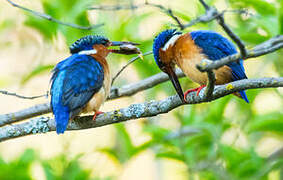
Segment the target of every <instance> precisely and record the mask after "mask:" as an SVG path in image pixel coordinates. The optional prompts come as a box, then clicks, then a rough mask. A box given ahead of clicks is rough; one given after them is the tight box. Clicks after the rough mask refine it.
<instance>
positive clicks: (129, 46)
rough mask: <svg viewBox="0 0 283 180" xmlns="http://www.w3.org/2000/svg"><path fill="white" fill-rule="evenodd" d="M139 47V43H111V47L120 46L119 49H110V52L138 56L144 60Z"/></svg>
mask: <svg viewBox="0 0 283 180" xmlns="http://www.w3.org/2000/svg"><path fill="white" fill-rule="evenodd" d="M137 45H140V44H138V43H134V42H128V41H111V42H110V44H109V46H119V49H110V52H112V53H116V54H126V55H130V54H138V56H139V57H140V58H141V59H143V55H142V52H141V51H140V49H139V48H138V47H136V46H137Z"/></svg>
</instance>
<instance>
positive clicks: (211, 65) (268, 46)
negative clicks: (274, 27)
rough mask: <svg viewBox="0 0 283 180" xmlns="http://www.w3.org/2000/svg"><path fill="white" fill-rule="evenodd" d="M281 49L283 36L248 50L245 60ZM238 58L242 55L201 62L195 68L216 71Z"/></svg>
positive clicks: (203, 70)
mask: <svg viewBox="0 0 283 180" xmlns="http://www.w3.org/2000/svg"><path fill="white" fill-rule="evenodd" d="M281 48H283V35H278V36H275V37H273V38H270V39H269V40H267V41H265V42H263V43H262V44H259V45H257V46H256V47H254V48H253V49H252V50H249V51H248V54H247V56H246V58H245V59H249V58H253V57H258V56H262V55H265V54H269V53H272V52H274V51H276V50H278V49H281ZM240 58H243V57H242V55H241V54H240V53H237V54H234V55H231V56H227V57H225V58H222V59H220V60H218V61H209V62H201V63H200V64H198V65H197V68H198V69H199V70H200V71H202V72H205V71H209V70H212V69H218V68H220V67H222V66H224V65H226V64H228V63H230V62H235V61H238V60H239V59H240Z"/></svg>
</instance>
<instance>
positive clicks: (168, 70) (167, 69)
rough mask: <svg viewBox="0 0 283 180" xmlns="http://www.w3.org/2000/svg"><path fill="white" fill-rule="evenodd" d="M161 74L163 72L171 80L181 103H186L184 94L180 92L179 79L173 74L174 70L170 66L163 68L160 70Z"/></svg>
mask: <svg viewBox="0 0 283 180" xmlns="http://www.w3.org/2000/svg"><path fill="white" fill-rule="evenodd" d="M161 69H162V71H163V72H165V73H166V74H167V75H168V76H169V79H170V80H171V82H172V84H173V86H174V88H175V90H176V92H177V93H178V95H179V97H180V99H181V101H182V102H183V103H186V101H185V99H184V93H183V90H182V87H181V85H180V82H179V79H178V77H177V75H176V73H175V68H173V67H171V66H164V67H162V68H161Z"/></svg>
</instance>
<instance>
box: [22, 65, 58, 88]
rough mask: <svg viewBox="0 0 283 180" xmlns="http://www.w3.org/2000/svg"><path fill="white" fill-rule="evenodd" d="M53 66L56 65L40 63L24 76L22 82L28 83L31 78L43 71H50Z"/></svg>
mask: <svg viewBox="0 0 283 180" xmlns="http://www.w3.org/2000/svg"><path fill="white" fill-rule="evenodd" d="M53 68H54V65H39V66H37V67H35V68H34V69H33V70H32V71H31V72H30V73H28V74H27V75H25V76H24V77H23V78H22V80H21V84H25V83H27V82H28V81H29V80H30V79H31V78H33V77H35V76H37V75H39V74H41V73H44V72H50V71H51V70H52V69H53Z"/></svg>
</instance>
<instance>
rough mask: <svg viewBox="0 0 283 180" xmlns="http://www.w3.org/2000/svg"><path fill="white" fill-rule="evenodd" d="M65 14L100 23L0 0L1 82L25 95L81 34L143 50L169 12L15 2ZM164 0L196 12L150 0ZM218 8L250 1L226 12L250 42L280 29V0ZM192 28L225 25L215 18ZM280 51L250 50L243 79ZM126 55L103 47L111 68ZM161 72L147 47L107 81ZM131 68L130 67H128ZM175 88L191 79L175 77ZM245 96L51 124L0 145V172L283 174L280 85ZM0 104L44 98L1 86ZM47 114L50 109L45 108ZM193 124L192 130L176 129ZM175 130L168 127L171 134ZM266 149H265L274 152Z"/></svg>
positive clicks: (40, 85) (61, 1)
mask: <svg viewBox="0 0 283 180" xmlns="http://www.w3.org/2000/svg"><path fill="white" fill-rule="evenodd" d="M15 2H17V3H19V4H21V5H23V6H25V7H28V8H30V9H33V10H36V11H39V12H44V13H46V14H49V15H51V16H53V17H54V18H57V19H59V20H61V21H64V22H70V23H76V24H79V25H83V26H88V25H90V24H99V23H104V24H105V25H104V26H103V27H100V28H97V29H93V30H78V29H74V28H70V27H67V26H63V25H60V24H56V23H54V22H49V21H47V20H44V19H41V18H39V17H36V16H32V15H31V14H29V13H27V12H24V11H22V10H20V9H17V8H15V7H12V6H11V5H10V4H9V3H8V2H6V1H1V2H0V88H1V89H6V90H9V91H12V92H17V93H19V94H24V95H30V96H32V95H38V94H44V93H45V92H46V91H47V90H48V89H49V79H50V75H51V73H50V71H51V70H52V68H53V66H54V65H55V64H56V63H58V62H59V61H61V60H63V59H64V58H66V57H68V56H69V51H68V46H69V45H70V44H71V43H73V42H74V41H75V40H76V39H78V38H80V37H82V36H84V35H88V34H100V35H105V36H107V37H108V38H109V39H111V40H129V41H134V42H139V43H141V44H142V45H141V47H140V48H141V50H142V51H143V52H147V51H150V50H151V46H152V40H153V38H154V37H155V35H157V34H158V33H159V32H160V31H162V30H164V29H166V28H171V27H172V24H173V23H174V21H172V19H171V18H170V17H168V16H167V15H166V14H164V13H163V12H161V11H160V10H159V9H157V8H154V7H148V6H146V7H143V8H139V9H134V10H121V11H99V10H87V8H88V7H92V6H99V5H114V4H120V5H124V4H127V5H129V4H142V3H143V1H138V0H137V1H133V0H128V1H126V0H116V1H115V0H105V1H102V0H87V1H79V0H41V1H40V0H36V1H35V0H33V1H31V0H22V1H19V0H18V1H15ZM150 2H151V3H155V4H162V5H164V6H165V7H170V8H172V9H173V10H174V12H175V13H176V15H177V16H178V17H180V18H181V20H182V21H183V22H187V21H190V20H191V19H193V18H195V17H197V16H199V15H201V14H203V13H204V9H203V7H202V6H201V5H200V3H199V2H198V1H197V0H191V1H188V0H175V1H169V0H163V1H153V0H152V1H150ZM207 2H208V3H209V4H210V5H214V6H216V7H217V8H218V9H219V10H225V9H228V10H232V9H243V8H244V9H248V11H249V14H237V13H233V12H230V13H226V14H225V19H226V21H227V22H228V24H229V26H230V27H231V28H232V29H233V30H234V32H235V33H236V34H237V35H239V36H240V37H241V38H242V39H243V41H244V42H245V43H246V45H247V47H248V48H250V47H253V46H255V45H256V44H258V43H261V42H263V41H265V40H267V39H269V38H271V37H273V36H276V35H278V34H283V1H282V0H209V1H207ZM198 29H209V30H215V31H217V32H219V33H221V34H223V35H225V33H224V32H223V30H222V29H221V27H219V25H218V24H217V23H216V22H215V21H213V22H210V23H207V24H197V25H195V26H193V27H190V28H187V29H186V30H185V32H189V31H192V30H198ZM282 56H283V51H282V50H279V51H277V52H275V53H272V54H269V55H266V56H262V57H259V58H255V59H249V60H247V61H246V62H245V68H246V71H247V75H248V77H249V78H260V77H272V76H274V77H278V76H282V75H283V71H282V68H283V60H282ZM130 58H131V57H130V56H127V57H125V56H120V55H110V56H109V57H108V62H109V64H110V66H111V69H112V74H115V73H116V72H117V71H118V70H119V69H120V68H121V67H122V66H123V65H124V64H125V63H126V62H127V61H128V60H129V59H130ZM158 72H160V71H159V69H158V68H157V66H156V65H155V63H154V60H153V57H152V55H149V56H147V57H145V60H144V61H141V60H139V61H137V62H135V63H134V64H133V65H131V67H129V68H128V69H127V70H126V72H123V73H122V75H121V76H120V77H119V78H118V80H117V81H116V82H115V83H114V85H115V86H118V87H119V86H122V85H126V84H128V83H132V82H137V81H139V80H141V79H144V78H146V77H149V76H151V75H153V74H155V73H158ZM129 74H131V76H129ZM181 83H182V86H183V89H188V88H191V87H196V86H197V85H196V84H194V83H193V82H191V81H190V80H189V79H187V78H183V79H181ZM173 94H175V91H174V88H173V87H172V85H171V84H170V82H166V83H163V84H160V85H158V86H156V87H154V88H152V89H149V90H146V91H144V92H140V93H138V94H136V95H134V96H132V97H127V98H120V99H117V100H114V101H109V102H106V103H105V104H104V106H103V107H102V110H103V111H110V110H115V109H118V108H122V107H127V106H128V105H130V104H132V103H141V102H144V101H149V100H152V99H163V98H165V97H167V96H169V95H173ZM247 94H248V97H249V99H250V102H251V103H249V104H247V103H245V102H244V101H243V100H241V99H239V98H236V97H234V96H226V97H224V98H221V99H218V100H216V101H214V102H211V103H203V104H198V105H187V106H182V107H179V108H178V109H175V110H173V111H172V112H170V113H168V114H163V115H160V116H157V117H152V118H147V119H140V120H136V121H130V122H125V123H120V124H116V125H109V126H105V127H101V128H95V129H90V130H82V131H76V132H66V133H65V134H64V135H61V136H57V135H56V134H55V132H52V133H47V134H42V135H33V136H29V137H22V138H17V139H14V140H9V141H6V142H2V143H1V144H0V179H47V180H53V179H54V180H55V179H66V180H70V179H95V180H99V179H105V180H106V179H107V180H110V179H160V180H163V179H165V180H169V179H178V180H179V179H196V180H198V179H201V180H202V179H272V180H273V179H280V178H281V179H283V155H282V154H283V153H282V149H281V154H280V153H279V154H273V153H274V152H276V150H278V149H280V148H282V147H283V136H282V133H283V108H282V107H283V104H282V103H283V89H282V88H277V89H257V90H248V91H247ZM0 98H1V104H0V113H2V114H4V113H8V112H14V111H17V110H21V109H23V108H27V107H30V106H32V105H35V104H38V103H43V102H47V99H44V98H42V99H36V100H23V99H17V98H15V97H10V96H5V95H0ZM50 116H51V115H50ZM188 128H192V129H194V130H197V131H198V132H197V133H194V134H182V135H179V136H178V135H177V136H174V132H180V131H181V130H182V129H185V130H188ZM175 135H176V134H175ZM272 154H273V155H272Z"/></svg>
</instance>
